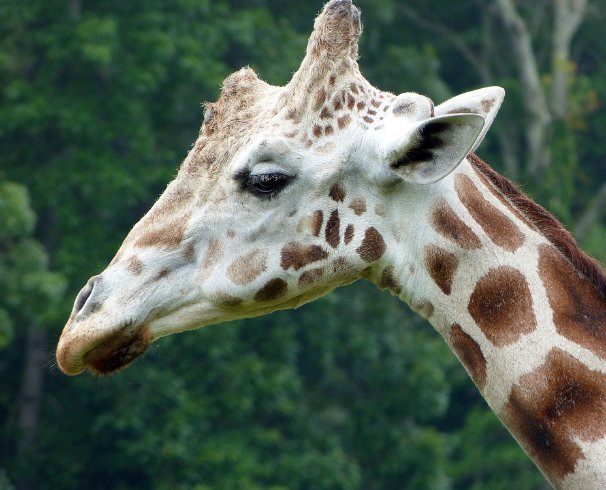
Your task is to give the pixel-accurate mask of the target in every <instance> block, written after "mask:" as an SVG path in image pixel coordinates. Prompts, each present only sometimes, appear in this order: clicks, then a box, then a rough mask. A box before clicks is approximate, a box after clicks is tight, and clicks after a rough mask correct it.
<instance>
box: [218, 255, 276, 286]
mask: <svg viewBox="0 0 606 490" xmlns="http://www.w3.org/2000/svg"><path fill="white" fill-rule="evenodd" d="M266 270H267V251H266V250H259V249H257V250H253V251H252V252H249V253H247V254H246V255H243V256H241V257H239V258H238V259H236V260H235V261H234V262H232V263H231V264H230V266H229V267H228V268H227V277H229V279H230V280H231V282H233V283H234V284H238V285H240V286H243V285H245V284H250V283H251V282H253V281H254V280H255V279H256V278H257V277H259V276H260V275H261V274H263V273H264V272H265V271H266Z"/></svg>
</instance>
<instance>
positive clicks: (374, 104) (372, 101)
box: [370, 99, 381, 108]
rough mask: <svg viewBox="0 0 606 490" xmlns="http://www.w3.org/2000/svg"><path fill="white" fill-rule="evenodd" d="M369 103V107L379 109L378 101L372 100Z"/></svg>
mask: <svg viewBox="0 0 606 490" xmlns="http://www.w3.org/2000/svg"><path fill="white" fill-rule="evenodd" d="M370 103H371V105H372V106H373V107H376V108H379V107H381V103H380V102H379V101H378V100H375V99H372V100H371V101H370Z"/></svg>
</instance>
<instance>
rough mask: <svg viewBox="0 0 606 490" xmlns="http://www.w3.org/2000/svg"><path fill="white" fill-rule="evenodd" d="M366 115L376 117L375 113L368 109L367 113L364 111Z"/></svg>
mask: <svg viewBox="0 0 606 490" xmlns="http://www.w3.org/2000/svg"><path fill="white" fill-rule="evenodd" d="M366 113H367V114H368V115H369V116H376V115H377V111H373V110H372V109H368V111H366Z"/></svg>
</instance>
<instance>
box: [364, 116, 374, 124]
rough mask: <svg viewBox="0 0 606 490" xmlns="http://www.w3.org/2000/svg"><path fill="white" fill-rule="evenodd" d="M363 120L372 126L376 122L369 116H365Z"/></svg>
mask: <svg viewBox="0 0 606 490" xmlns="http://www.w3.org/2000/svg"><path fill="white" fill-rule="evenodd" d="M362 119H364V121H365V122H367V123H368V124H372V123H373V122H375V120H374V119H373V118H372V117H368V116H364V117H363V118H362Z"/></svg>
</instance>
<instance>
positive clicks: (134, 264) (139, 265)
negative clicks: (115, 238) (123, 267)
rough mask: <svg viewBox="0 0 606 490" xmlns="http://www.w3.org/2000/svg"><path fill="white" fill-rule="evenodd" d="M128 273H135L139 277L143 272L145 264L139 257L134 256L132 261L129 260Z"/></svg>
mask: <svg viewBox="0 0 606 490" xmlns="http://www.w3.org/2000/svg"><path fill="white" fill-rule="evenodd" d="M128 271H129V272H131V273H133V274H134V275H135V276H138V275H139V274H141V272H143V262H141V259H139V257H137V256H135V255H133V256H132V257H131V258H130V259H128Z"/></svg>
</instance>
